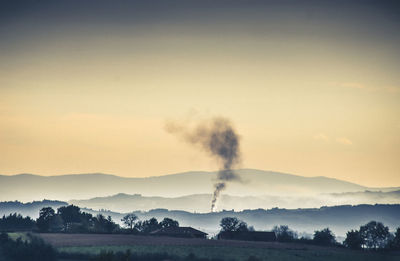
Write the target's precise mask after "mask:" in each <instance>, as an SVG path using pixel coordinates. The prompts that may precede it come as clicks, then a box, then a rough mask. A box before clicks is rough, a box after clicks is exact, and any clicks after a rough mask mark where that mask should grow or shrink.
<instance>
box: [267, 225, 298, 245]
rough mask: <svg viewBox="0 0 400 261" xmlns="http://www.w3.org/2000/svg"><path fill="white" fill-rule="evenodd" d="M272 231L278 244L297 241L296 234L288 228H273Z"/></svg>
mask: <svg viewBox="0 0 400 261" xmlns="http://www.w3.org/2000/svg"><path fill="white" fill-rule="evenodd" d="M272 231H274V232H275V235H276V239H277V240H278V241H279V242H291V241H293V240H295V239H297V234H296V232H294V231H293V230H290V229H289V227H288V226H279V227H278V226H275V227H274V228H273V229H272Z"/></svg>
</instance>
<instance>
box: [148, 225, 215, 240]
mask: <svg viewBox="0 0 400 261" xmlns="http://www.w3.org/2000/svg"><path fill="white" fill-rule="evenodd" d="M150 234H151V235H153V236H168V237H189V238H206V237H207V233H204V232H202V231H200V230H197V229H194V228H192V227H167V228H161V229H158V230H155V231H153V232H151V233H150Z"/></svg>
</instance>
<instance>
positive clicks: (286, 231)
mask: <svg viewBox="0 0 400 261" xmlns="http://www.w3.org/2000/svg"><path fill="white" fill-rule="evenodd" d="M220 227H221V231H223V232H225V231H230V232H234V231H254V228H253V227H252V226H248V225H247V223H246V222H244V221H242V220H240V219H238V218H236V217H225V218H223V219H222V220H221V222H220ZM272 231H273V232H275V235H276V239H277V241H279V242H298V243H306V244H315V245H321V246H344V247H347V248H350V249H373V250H378V249H391V250H400V227H398V228H397V229H396V231H395V232H394V233H390V232H389V227H387V226H385V225H383V223H381V222H377V221H371V222H369V223H367V224H365V225H362V226H360V228H359V229H358V230H350V231H348V232H347V234H346V239H345V240H344V241H343V244H340V243H339V242H337V241H336V237H335V235H334V234H333V232H332V231H331V230H330V229H329V228H324V229H322V230H316V231H314V234H313V237H312V238H306V237H300V238H299V237H298V234H297V233H296V232H295V231H293V230H291V229H290V228H289V227H288V226H286V225H281V226H275V227H274V228H273V229H272Z"/></svg>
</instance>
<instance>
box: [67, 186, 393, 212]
mask: <svg viewBox="0 0 400 261" xmlns="http://www.w3.org/2000/svg"><path fill="white" fill-rule="evenodd" d="M211 197H212V195H211V194H194V195H187V196H182V197H172V198H169V197H146V196H142V195H140V194H134V195H129V194H125V193H119V194H116V195H113V196H109V197H96V198H92V199H88V200H70V201H69V203H70V204H74V205H78V206H82V207H86V208H91V209H95V210H97V209H108V210H111V211H116V212H130V211H138V210H141V211H149V210H151V209H157V208H165V209H169V210H184V211H190V212H200V213H206V212H209V211H210V201H211ZM359 204H400V190H398V191H392V192H381V191H374V192H372V191H364V192H345V193H332V194H321V195H319V196H318V197H315V196H231V195H225V194H224V195H221V198H220V200H219V201H218V205H217V208H218V209H219V210H221V209H229V210H231V209H234V210H236V211H241V210H246V209H258V208H263V209H270V208H274V207H279V208H288V209H297V208H317V207H322V206H336V205H359Z"/></svg>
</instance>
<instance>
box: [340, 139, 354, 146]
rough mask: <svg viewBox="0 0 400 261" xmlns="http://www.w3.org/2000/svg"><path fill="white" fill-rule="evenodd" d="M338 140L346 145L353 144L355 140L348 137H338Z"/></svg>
mask: <svg viewBox="0 0 400 261" xmlns="http://www.w3.org/2000/svg"><path fill="white" fill-rule="evenodd" d="M336 142H337V143H340V144H344V145H352V144H353V142H352V141H351V140H349V139H347V138H336Z"/></svg>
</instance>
